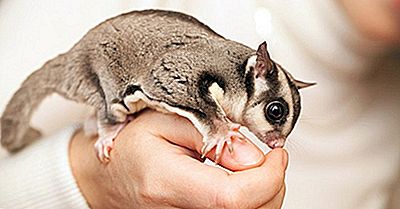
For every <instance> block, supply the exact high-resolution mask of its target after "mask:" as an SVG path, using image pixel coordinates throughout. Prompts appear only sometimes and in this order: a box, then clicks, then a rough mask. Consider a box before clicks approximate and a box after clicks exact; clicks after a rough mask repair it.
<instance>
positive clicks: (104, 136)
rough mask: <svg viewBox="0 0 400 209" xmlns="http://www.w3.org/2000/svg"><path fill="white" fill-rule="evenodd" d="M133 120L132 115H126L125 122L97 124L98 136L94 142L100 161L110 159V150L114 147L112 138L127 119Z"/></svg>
mask: <svg viewBox="0 0 400 209" xmlns="http://www.w3.org/2000/svg"><path fill="white" fill-rule="evenodd" d="M131 120H133V116H128V117H126V120H125V122H123V123H118V124H116V125H99V130H98V132H99V138H98V139H97V141H96V143H95V144H94V146H95V148H96V151H97V156H98V158H99V160H100V161H101V162H103V163H104V162H108V161H110V152H111V150H112V149H113V147H114V139H115V137H117V135H118V133H119V132H121V130H122V128H124V127H125V126H126V125H127V124H128V122H129V121H131Z"/></svg>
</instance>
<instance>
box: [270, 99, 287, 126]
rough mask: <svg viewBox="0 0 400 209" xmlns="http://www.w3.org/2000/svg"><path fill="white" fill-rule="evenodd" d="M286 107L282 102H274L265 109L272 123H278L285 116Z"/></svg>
mask: <svg viewBox="0 0 400 209" xmlns="http://www.w3.org/2000/svg"><path fill="white" fill-rule="evenodd" d="M286 111H287V110H286V106H285V105H284V104H282V102H280V101H272V102H270V103H269V104H268V105H267V106H266V107H265V116H266V117H267V119H268V120H269V121H270V122H273V123H278V122H279V121H280V120H282V118H283V117H284V116H285V112H286Z"/></svg>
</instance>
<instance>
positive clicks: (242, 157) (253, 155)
mask: <svg viewBox="0 0 400 209" xmlns="http://www.w3.org/2000/svg"><path fill="white" fill-rule="evenodd" d="M145 115H146V116H145V118H141V119H143V120H151V121H158V122H153V123H150V124H154V126H153V127H152V128H151V129H150V130H152V134H154V135H155V136H160V137H162V138H164V139H166V140H168V141H170V142H171V143H174V144H177V145H180V146H184V147H186V148H188V149H191V150H195V151H197V152H198V153H201V148H202V147H203V137H202V135H201V134H200V133H199V132H198V130H197V129H196V128H195V127H194V126H193V124H192V123H191V122H190V121H189V120H187V119H186V118H183V117H180V116H178V115H171V114H162V113H158V112H154V111H148V112H146V113H145ZM139 117H141V116H139ZM232 147H233V150H234V152H233V153H230V152H229V151H228V149H227V147H225V148H224V149H223V151H222V154H221V159H220V163H219V164H220V165H222V166H224V167H226V168H228V169H230V170H233V171H236V170H244V169H248V168H252V167H256V166H258V165H260V164H261V163H262V162H263V160H264V155H263V153H262V152H261V151H260V150H259V149H258V148H257V147H256V146H255V145H253V144H252V143H250V142H246V141H240V140H233V142H232ZM207 157H208V158H210V159H215V149H213V150H211V152H209V153H208V154H207Z"/></svg>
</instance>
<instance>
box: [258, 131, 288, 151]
mask: <svg viewBox="0 0 400 209" xmlns="http://www.w3.org/2000/svg"><path fill="white" fill-rule="evenodd" d="M261 140H262V141H263V142H264V143H266V144H267V145H268V147H269V148H271V149H274V148H283V146H284V145H285V141H286V137H285V136H283V135H282V134H281V133H279V132H277V131H272V132H268V133H267V134H266V135H265V136H264V137H263V138H262V139H261Z"/></svg>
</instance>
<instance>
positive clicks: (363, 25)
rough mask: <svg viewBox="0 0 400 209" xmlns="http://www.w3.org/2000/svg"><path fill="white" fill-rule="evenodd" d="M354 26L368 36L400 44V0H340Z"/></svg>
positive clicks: (386, 43) (375, 39)
mask: <svg viewBox="0 0 400 209" xmlns="http://www.w3.org/2000/svg"><path fill="white" fill-rule="evenodd" d="M338 2H339V4H340V5H341V6H342V7H343V9H344V11H345V12H346V13H347V15H348V17H349V18H350V21H351V22H352V23H353V25H354V27H355V28H356V29H357V30H358V31H359V32H360V33H361V34H362V35H363V36H364V37H366V38H368V39H370V40H373V41H377V42H381V43H382V44H384V45H387V46H392V45H393V44H396V45H400V1H399V0H357V1H354V0H339V1H338Z"/></svg>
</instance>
